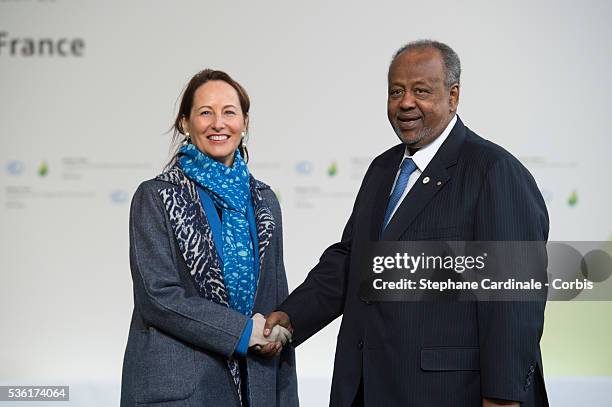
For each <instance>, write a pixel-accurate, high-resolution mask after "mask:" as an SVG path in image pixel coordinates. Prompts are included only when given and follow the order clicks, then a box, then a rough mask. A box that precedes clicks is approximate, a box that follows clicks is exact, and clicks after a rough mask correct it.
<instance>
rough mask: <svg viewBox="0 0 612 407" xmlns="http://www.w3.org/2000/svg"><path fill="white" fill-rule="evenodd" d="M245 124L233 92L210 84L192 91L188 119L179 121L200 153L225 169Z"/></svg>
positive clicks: (225, 86) (224, 85)
mask: <svg viewBox="0 0 612 407" xmlns="http://www.w3.org/2000/svg"><path fill="white" fill-rule="evenodd" d="M247 123H248V119H247V118H246V117H244V114H243V113H242V109H241V107H240V99H238V92H236V89H234V88H233V87H232V86H231V85H230V84H228V83H227V82H224V81H219V80H214V81H209V82H206V83H205V84H203V85H201V86H200V87H199V88H198V89H196V91H195V94H194V95H193V106H192V107H191V112H190V113H189V117H188V118H185V119H183V130H184V131H185V132H188V133H189V135H190V137H191V141H192V142H193V144H195V145H196V147H198V149H199V150H200V151H202V152H203V153H204V154H206V155H208V156H209V157H211V158H213V159H215V160H217V161H219V162H221V163H223V164H225V165H226V166H228V167H229V166H231V165H232V164H233V163H234V152H235V151H236V149H237V148H238V145H239V144H240V140H241V138H242V135H241V133H242V132H243V131H245V130H246V125H247Z"/></svg>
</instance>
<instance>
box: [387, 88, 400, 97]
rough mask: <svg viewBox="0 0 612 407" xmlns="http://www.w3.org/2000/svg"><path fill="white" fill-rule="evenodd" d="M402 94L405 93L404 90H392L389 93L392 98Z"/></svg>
mask: <svg viewBox="0 0 612 407" xmlns="http://www.w3.org/2000/svg"><path fill="white" fill-rule="evenodd" d="M402 93H404V91H403V90H401V89H392V90H391V91H390V92H389V95H391V96H401V95H402Z"/></svg>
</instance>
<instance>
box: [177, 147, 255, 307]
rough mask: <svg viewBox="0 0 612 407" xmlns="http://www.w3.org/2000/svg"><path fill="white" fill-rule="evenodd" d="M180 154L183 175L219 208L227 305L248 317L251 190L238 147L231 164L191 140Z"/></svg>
mask: <svg viewBox="0 0 612 407" xmlns="http://www.w3.org/2000/svg"><path fill="white" fill-rule="evenodd" d="M180 153H181V155H180V157H179V164H180V166H181V168H182V169H183V172H184V173H185V175H186V176H187V177H188V178H189V179H191V180H192V181H193V182H195V183H196V184H197V185H199V186H200V187H202V188H204V190H205V191H206V192H207V193H208V195H210V197H211V198H212V200H213V201H214V203H215V205H216V206H217V207H218V208H220V209H221V215H222V216H221V217H222V219H221V236H222V241H223V248H222V250H223V279H224V282H225V287H226V289H227V292H228V294H229V305H230V307H231V308H232V309H234V310H236V311H238V312H240V313H242V314H244V315H247V316H251V313H252V310H253V303H254V302H255V290H256V288H257V281H255V273H254V270H253V267H254V261H255V259H254V255H253V253H254V250H253V242H252V240H251V234H250V231H249V221H248V218H247V211H248V210H249V200H250V199H251V190H250V188H249V185H250V175H249V170H248V168H247V166H246V163H245V162H244V160H243V159H242V156H241V155H240V152H239V151H238V150H236V153H235V156H234V164H233V165H232V166H231V167H226V166H225V165H223V164H222V163H220V162H217V161H215V160H213V159H212V158H210V157H209V156H207V155H206V154H204V153H202V152H201V151H200V150H198V148H197V147H196V146H195V145H194V144H191V143H190V144H187V145H184V146H183V147H181V149H180ZM219 249H220V248H217V250H219Z"/></svg>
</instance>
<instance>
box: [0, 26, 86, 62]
mask: <svg viewBox="0 0 612 407" xmlns="http://www.w3.org/2000/svg"><path fill="white" fill-rule="evenodd" d="M84 53H85V40H84V39H83V38H78V37H76V38H67V37H61V38H51V37H41V38H33V37H19V36H15V35H12V34H11V33H9V32H8V31H0V57H4V56H9V57H60V58H68V57H76V58H79V57H82V56H83V54H84Z"/></svg>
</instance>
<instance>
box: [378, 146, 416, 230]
mask: <svg viewBox="0 0 612 407" xmlns="http://www.w3.org/2000/svg"><path fill="white" fill-rule="evenodd" d="M414 170H416V164H415V163H414V161H412V158H404V161H402V165H401V166H400V173H399V175H398V177H397V181H396V182H395V186H394V187H393V192H391V196H390V197H389V203H388V204H387V211H386V212H385V222H384V223H383V228H382V230H383V231H384V230H385V228H386V227H387V224H388V223H389V220H390V219H391V214H392V213H393V209H395V206H396V205H397V203H398V202H399V200H400V198H401V197H402V194H403V193H404V190H405V189H406V185H408V178H410V174H412V173H413V172H414Z"/></svg>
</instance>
